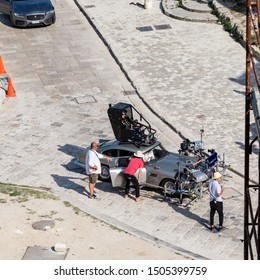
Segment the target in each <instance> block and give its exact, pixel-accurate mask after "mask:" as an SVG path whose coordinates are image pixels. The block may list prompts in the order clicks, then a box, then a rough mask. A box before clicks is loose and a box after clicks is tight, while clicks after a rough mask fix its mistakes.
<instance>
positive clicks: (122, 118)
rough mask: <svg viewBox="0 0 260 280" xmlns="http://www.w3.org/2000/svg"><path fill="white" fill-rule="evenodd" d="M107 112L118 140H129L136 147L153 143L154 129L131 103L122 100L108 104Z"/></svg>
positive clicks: (154, 138) (123, 141)
mask: <svg viewBox="0 0 260 280" xmlns="http://www.w3.org/2000/svg"><path fill="white" fill-rule="evenodd" d="M107 113H108V117H109V120H110V123H111V126H112V129H113V132H114V135H115V138H116V139H117V140H118V141H120V142H122V143H125V142H131V143H133V144H134V145H136V146H137V147H140V146H142V145H143V146H149V145H152V144H153V143H155V141H156V137H155V133H156V130H155V129H154V128H152V127H151V125H150V123H149V122H148V121H147V120H146V119H145V118H144V116H143V115H142V114H141V113H139V112H138V111H137V110H136V108H135V107H133V106H132V105H131V104H128V103H122V102H119V103H117V104H115V105H111V104H109V108H108V110H107Z"/></svg>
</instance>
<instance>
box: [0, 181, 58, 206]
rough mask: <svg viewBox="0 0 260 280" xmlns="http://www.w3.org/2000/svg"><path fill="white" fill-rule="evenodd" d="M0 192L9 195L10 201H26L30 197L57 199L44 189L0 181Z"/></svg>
mask: <svg viewBox="0 0 260 280" xmlns="http://www.w3.org/2000/svg"><path fill="white" fill-rule="evenodd" d="M0 193H2V194H5V195H9V196H10V197H12V198H13V199H12V201H16V202H17V201H18V202H25V201H28V200H29V199H30V198H35V199H54V200H56V199H57V197H55V196H54V195H52V194H50V193H47V192H45V191H41V190H39V189H34V188H32V187H29V186H18V185H14V184H4V183H0Z"/></svg>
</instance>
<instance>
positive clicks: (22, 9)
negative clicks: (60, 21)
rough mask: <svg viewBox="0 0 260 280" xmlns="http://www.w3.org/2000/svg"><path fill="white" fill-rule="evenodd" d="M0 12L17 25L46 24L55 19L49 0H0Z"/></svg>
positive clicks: (51, 22)
mask: <svg viewBox="0 0 260 280" xmlns="http://www.w3.org/2000/svg"><path fill="white" fill-rule="evenodd" d="M0 12H1V13H4V14H7V15H9V16H10V19H11V22H12V24H13V25H14V26H19V27H27V26H46V25H50V24H53V23H55V21H56V15H55V9H54V7H53V5H52V2H51V0H0Z"/></svg>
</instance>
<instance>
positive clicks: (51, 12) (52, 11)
mask: <svg viewBox="0 0 260 280" xmlns="http://www.w3.org/2000/svg"><path fill="white" fill-rule="evenodd" d="M50 14H54V10H50V11H48V12H46V15H50Z"/></svg>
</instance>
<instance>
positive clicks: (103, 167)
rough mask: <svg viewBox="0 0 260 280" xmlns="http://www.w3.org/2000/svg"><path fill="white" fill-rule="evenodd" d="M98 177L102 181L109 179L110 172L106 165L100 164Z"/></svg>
mask: <svg viewBox="0 0 260 280" xmlns="http://www.w3.org/2000/svg"><path fill="white" fill-rule="evenodd" d="M99 179H100V180H101V181H104V182H109V181H110V179H111V178H110V172H109V167H108V166H107V165H101V173H100V174H99Z"/></svg>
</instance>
